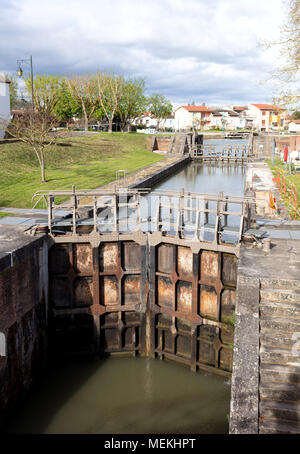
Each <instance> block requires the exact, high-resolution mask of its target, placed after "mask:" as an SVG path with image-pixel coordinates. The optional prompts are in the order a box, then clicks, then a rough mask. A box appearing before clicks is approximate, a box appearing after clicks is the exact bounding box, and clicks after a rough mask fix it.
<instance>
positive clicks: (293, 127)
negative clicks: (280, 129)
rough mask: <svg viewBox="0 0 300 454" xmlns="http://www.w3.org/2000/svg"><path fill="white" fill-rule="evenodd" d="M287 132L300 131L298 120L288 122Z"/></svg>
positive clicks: (299, 121)
mask: <svg viewBox="0 0 300 454" xmlns="http://www.w3.org/2000/svg"><path fill="white" fill-rule="evenodd" d="M289 132H300V120H292V121H290V122H289Z"/></svg>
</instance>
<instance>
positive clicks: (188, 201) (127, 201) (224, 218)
mask: <svg viewBox="0 0 300 454" xmlns="http://www.w3.org/2000/svg"><path fill="white" fill-rule="evenodd" d="M34 197H35V198H37V199H38V200H40V199H44V200H45V201H47V204H48V223H47V227H48V231H49V233H50V234H51V235H52V236H54V237H55V236H57V235H63V236H65V235H70V234H71V235H77V234H79V235H82V234H90V233H92V232H97V233H98V234H100V235H101V234H104V233H109V232H115V233H128V232H138V231H140V232H144V233H146V232H162V233H163V234H165V235H172V236H174V237H175V238H181V239H189V240H191V241H197V242H198V241H200V242H203V241H204V242H207V241H208V242H210V243H213V244H216V245H217V244H220V243H223V242H224V241H225V242H230V243H231V244H237V243H239V242H240V241H241V239H242V236H243V233H244V230H245V229H247V228H250V223H251V204H252V203H254V199H251V198H249V197H248V198H246V197H234V196H226V195H224V194H223V193H222V192H221V193H219V194H216V195H215V194H212V195H210V194H199V193H191V192H185V191H184V190H183V189H182V190H181V191H159V192H156V191H153V192H151V193H150V190H149V189H140V190H137V189H135V190H128V189H127V188H124V189H122V188H120V189H119V190H117V189H116V188H115V189H114V190H113V191H103V190H101V191H99V190H95V191H82V190H80V191H76V190H75V187H73V190H72V191H50V192H46V193H45V192H37V193H36V194H35V196H34ZM67 197H68V199H69V200H67V201H66V203H63V204H62V203H61V201H62V198H64V199H65V198H67ZM58 203H59V204H58ZM61 209H65V210H68V212H69V216H68V217H67V218H63V219H61V218H58V217H56V216H55V212H56V210H59V211H60V210H61ZM45 227H46V226H45Z"/></svg>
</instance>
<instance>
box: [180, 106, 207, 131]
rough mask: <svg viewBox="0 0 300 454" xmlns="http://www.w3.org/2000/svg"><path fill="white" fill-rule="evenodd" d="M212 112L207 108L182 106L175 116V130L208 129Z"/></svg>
mask: <svg viewBox="0 0 300 454" xmlns="http://www.w3.org/2000/svg"><path fill="white" fill-rule="evenodd" d="M211 113H212V110H211V109H208V108H207V107H205V106H180V107H178V108H177V109H176V110H175V112H174V114H175V130H176V131H190V130H191V129H193V128H195V129H208V128H209V126H210V123H211Z"/></svg>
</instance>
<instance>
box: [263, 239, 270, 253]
mask: <svg viewBox="0 0 300 454" xmlns="http://www.w3.org/2000/svg"><path fill="white" fill-rule="evenodd" d="M270 250H271V239H270V238H265V239H264V240H263V251H264V252H270Z"/></svg>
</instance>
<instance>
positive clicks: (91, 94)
mask: <svg viewBox="0 0 300 454" xmlns="http://www.w3.org/2000/svg"><path fill="white" fill-rule="evenodd" d="M65 81H66V84H67V87H68V90H69V92H70V94H71V96H72V97H73V98H74V99H75V100H77V101H78V102H79V103H80V105H81V109H82V115H83V118H84V129H85V131H86V132H87V131H88V124H89V120H90V118H91V117H92V115H93V113H94V112H95V110H96V108H97V106H98V99H97V91H96V79H95V76H94V75H93V74H85V75H81V76H79V75H73V76H71V77H70V78H66V79H65Z"/></svg>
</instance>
